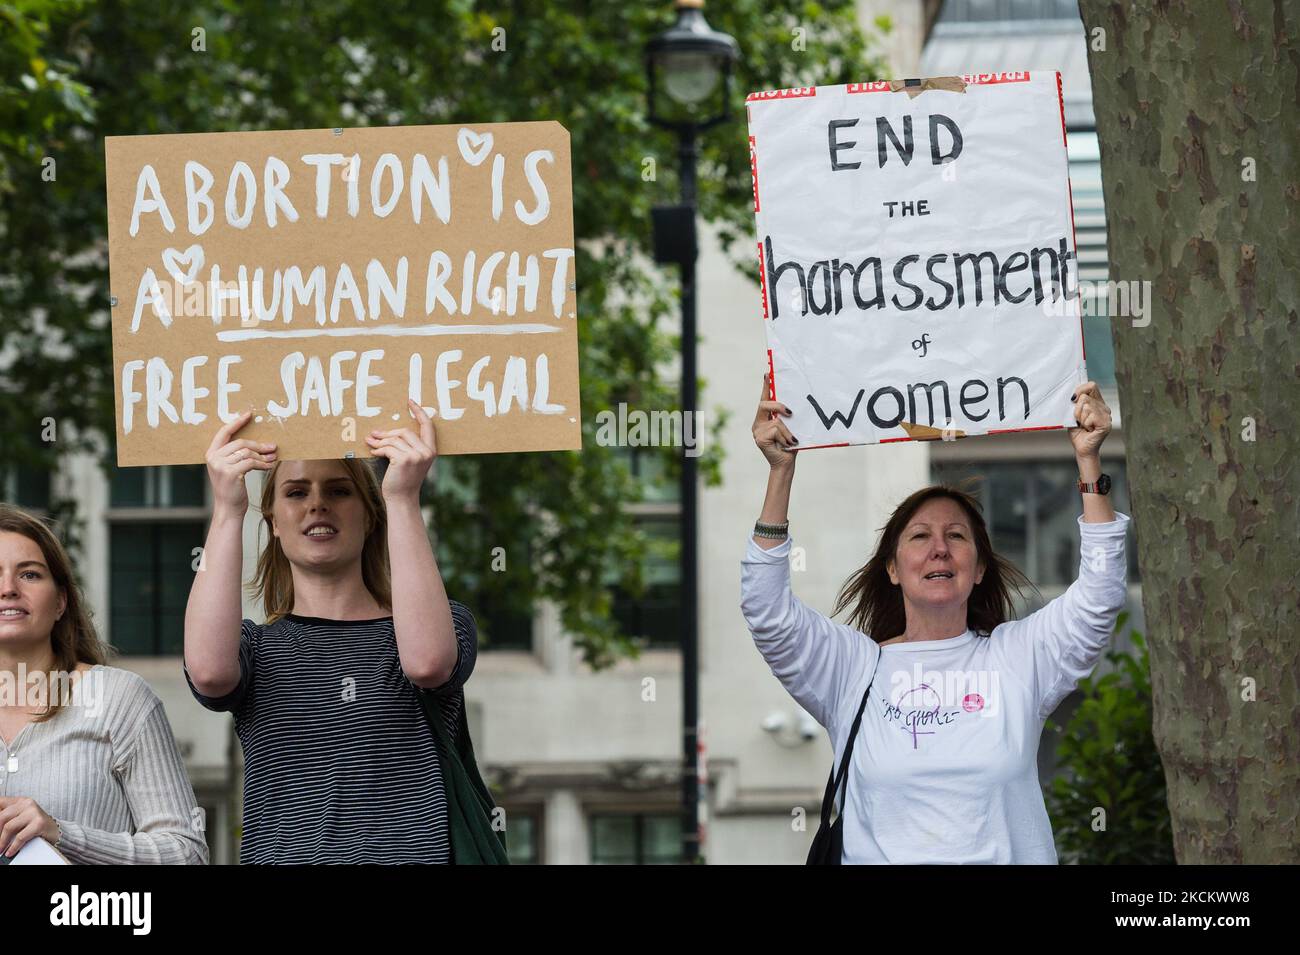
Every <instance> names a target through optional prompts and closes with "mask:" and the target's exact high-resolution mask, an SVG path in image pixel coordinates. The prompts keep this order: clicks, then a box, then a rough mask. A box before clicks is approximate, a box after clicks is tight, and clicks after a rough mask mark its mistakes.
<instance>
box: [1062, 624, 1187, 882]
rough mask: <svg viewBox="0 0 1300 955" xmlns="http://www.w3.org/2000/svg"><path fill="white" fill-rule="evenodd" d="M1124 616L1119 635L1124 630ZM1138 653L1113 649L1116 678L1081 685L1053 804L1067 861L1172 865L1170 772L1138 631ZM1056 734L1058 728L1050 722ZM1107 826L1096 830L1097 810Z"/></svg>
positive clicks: (1066, 735)
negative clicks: (1159, 744) (1155, 728)
mask: <svg viewBox="0 0 1300 955" xmlns="http://www.w3.org/2000/svg"><path fill="white" fill-rule="evenodd" d="M1127 622H1128V614H1127V613H1121V614H1120V615H1119V619H1118V620H1117V621H1116V624H1115V632H1116V634H1119V633H1121V632H1123V629H1124V626H1125V624H1126V623H1127ZM1130 635H1131V638H1132V642H1133V646H1134V647H1135V648H1136V650H1137V655H1136V656H1134V655H1133V654H1132V653H1128V652H1120V651H1116V650H1112V651H1110V652H1108V653H1107V654H1106V659H1107V660H1109V661H1110V662H1111V663H1112V664H1114V665H1115V666H1116V668H1117V669H1116V670H1115V672H1112V673H1107V674H1106V675H1105V676H1102V677H1100V678H1098V679H1095V680H1094V679H1092V678H1088V679H1085V680H1082V681H1080V683H1079V689H1080V690H1081V691H1082V693H1083V700H1082V702H1081V703H1080V704H1079V707H1078V709H1077V710H1075V712H1074V715H1073V716H1071V718H1070V721H1069V723H1068V724H1067V725H1066V727H1065V732H1064V734H1063V736H1062V738H1061V741H1060V744H1059V745H1058V747H1057V759H1058V766H1059V769H1060V774H1059V775H1058V776H1057V777H1056V778H1055V779H1054V780H1053V781H1052V788H1051V790H1050V792H1049V794H1048V798H1047V809H1048V813H1049V815H1050V816H1051V818H1052V829H1053V831H1054V832H1055V834H1056V847H1057V855H1058V857H1059V858H1060V860H1061V861H1062V862H1067V863H1085V864H1094V865H1095V864H1101V865H1135V864H1142V865H1172V864H1173V863H1174V861H1175V860H1174V843H1173V831H1172V828H1171V825H1170V816H1169V804H1168V799H1167V796H1166V792H1165V772H1164V767H1163V766H1162V765H1161V763H1160V754H1159V752H1157V750H1156V744H1155V739H1154V738H1153V736H1152V733H1151V667H1150V660H1149V658H1148V654H1147V647H1146V641H1145V640H1144V639H1143V637H1142V634H1141V633H1139V632H1138V631H1136V630H1132V631H1130ZM1050 725H1052V726H1053V728H1055V727H1056V724H1050ZM1098 807H1100V808H1101V809H1104V810H1105V812H1106V816H1105V820H1106V828H1105V829H1104V830H1103V831H1100V832H1097V831H1094V830H1093V828H1092V825H1093V819H1094V812H1095V810H1096V809H1097V808H1098Z"/></svg>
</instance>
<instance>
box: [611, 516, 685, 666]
mask: <svg viewBox="0 0 1300 955" xmlns="http://www.w3.org/2000/svg"><path fill="white" fill-rule="evenodd" d="M637 531H638V533H639V534H640V535H641V536H642V537H643V538H644V540H645V543H646V556H645V561H644V562H643V564H642V566H641V577H642V580H643V581H644V583H645V589H644V590H643V591H642V592H641V594H640V595H639V596H638V595H634V594H633V593H631V592H630V591H628V590H626V589H624V588H623V587H620V586H618V585H617V584H614V585H613V586H612V588H611V589H612V591H613V595H614V618H615V619H616V620H617V621H618V624H619V629H620V630H622V631H623V633H625V634H628V635H629V636H631V637H633V638H635V639H637V640H639V641H641V642H642V644H643V645H644V646H646V647H649V648H653V649H676V648H677V647H679V646H680V645H681V629H682V618H681V606H682V599H681V577H682V574H681V557H680V555H681V549H682V525H681V519H680V518H678V517H677V516H676V515H672V514H669V515H645V516H639V517H638V518H637ZM611 576H614V574H611Z"/></svg>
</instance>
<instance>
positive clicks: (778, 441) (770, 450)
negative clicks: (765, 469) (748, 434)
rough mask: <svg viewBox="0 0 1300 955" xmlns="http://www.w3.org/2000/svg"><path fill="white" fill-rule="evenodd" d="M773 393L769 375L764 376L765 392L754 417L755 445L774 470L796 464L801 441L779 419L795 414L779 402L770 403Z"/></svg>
mask: <svg viewBox="0 0 1300 955" xmlns="http://www.w3.org/2000/svg"><path fill="white" fill-rule="evenodd" d="M771 393H772V390H771V387H770V380H769V376H768V375H764V376H763V390H762V392H760V393H759V396H758V412H757V413H756V414H755V415H754V443H755V444H757V445H758V450H760V451H762V452H763V457H765V458H767V463H768V464H769V465H771V466H772V467H774V468H778V467H789V466H792V465H793V464H794V458H795V455H796V454H798V453H799V449H798V448H796V447H795V445H797V444H798V443H799V440H798V439H797V438H796V437H795V436H794V435H792V434H791V433H790V429H789V428H787V427H786V426H785V423H784V422H783V421H782V420H781V419H780V418H779V417H777V416H778V415H786V416H787V417H788V416H789V415H791V414H793V413H794V412H792V411H791V410H790V409H789V408H787V407H786V406H785V405H783V404H782V403H781V402H779V401H769V400H767V396H768V395H770V394H771Z"/></svg>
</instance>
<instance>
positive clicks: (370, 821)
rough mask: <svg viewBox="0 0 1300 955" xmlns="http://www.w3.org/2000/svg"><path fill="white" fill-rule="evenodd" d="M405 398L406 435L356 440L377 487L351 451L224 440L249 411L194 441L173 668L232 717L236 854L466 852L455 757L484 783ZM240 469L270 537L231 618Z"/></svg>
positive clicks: (332, 857) (470, 621) (430, 436)
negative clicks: (195, 494)
mask: <svg viewBox="0 0 1300 955" xmlns="http://www.w3.org/2000/svg"><path fill="white" fill-rule="evenodd" d="M410 408H411V414H412V416H413V417H414V418H415V420H416V422H417V423H418V426H419V433H418V434H417V433H416V432H414V431H411V430H410V429H394V430H391V431H382V432H381V431H376V432H372V433H371V434H370V435H369V436H368V438H367V443H368V444H369V446H370V448H371V451H372V453H373V454H374V455H375V456H376V457H383V458H387V460H388V469H387V473H386V474H385V475H384V479H383V484H382V487H381V485H380V482H379V481H378V479H377V478H376V476H375V474H374V471H373V470H372V469H371V467H370V466H369V465H368V464H366V463H363V462H360V461H355V460H329V461H290V462H280V461H278V460H277V459H276V450H275V446H274V445H271V444H261V443H257V442H254V441H250V440H244V439H236V438H235V435H236V434H237V433H238V431H239V429H240V428H242V427H243V426H244V425H245V424H246V423H247V422H248V420H249V415H248V414H244V415H241V416H240V417H239V418H237V419H236V420H234V421H232V422H231V423H230V424H228V425H226V426H225V427H224V428H222V429H221V430H220V431H219V432H218V433H217V435H216V437H215V438H214V439H213V441H212V444H211V447H210V448H209V451H208V454H207V464H208V474H209V476H210V478H211V481H212V488H213V500H214V508H213V517H212V525H211V528H210V529H209V532H208V538H207V543H206V546H205V548H204V552H203V563H202V564H201V565H200V570H199V573H198V574H196V575H195V578H194V585H193V589H192V590H191V591H190V600H189V606H188V607H187V609H186V615H185V668H186V675H187V678H188V679H189V681H190V685H191V689H192V690H193V691H194V694H195V696H196V697H197V698H198V700H199V702H201V703H202V704H203V705H204V706H206V707H208V708H209V709H213V710H221V711H229V712H231V713H233V714H234V717H235V728H236V732H237V734H238V736H239V740H240V743H241V745H242V747H243V751H244V763H245V780H244V792H245V796H244V821H243V826H244V831H243V842H242V846H241V853H240V857H241V861H242V862H247V863H328V862H357V863H360V862H368V863H401V862H429V863H436V862H442V863H446V862H452V861H469V860H468V859H462V858H457V855H459V854H460V853H461V852H462V851H463V849H462V848H459V846H460V845H461V843H460V842H458V841H457V839H456V836H457V835H458V833H459V832H460V831H461V830H460V828H458V827H459V820H460V819H461V818H462V815H460V814H459V813H460V812H461V810H462V809H463V808H464V803H465V802H466V798H465V790H464V787H463V786H462V783H463V781H464V779H465V778H466V775H465V774H466V771H468V772H470V773H472V779H473V780H474V781H475V783H476V784H477V789H478V792H479V793H483V792H485V790H484V788H483V787H482V785H481V780H479V779H478V777H477V770H476V769H474V767H473V753H472V750H469V749H468V731H467V728H466V724H465V712H464V708H465V697H464V693H463V690H462V687H463V685H464V683H465V681H466V679H467V678H468V677H469V675H470V672H471V671H472V670H473V668H474V661H475V657H476V654H477V634H476V629H475V624H474V617H473V615H472V614H471V613H470V612H469V610H468V609H466V608H465V607H464V606H462V605H461V604H459V603H457V602H456V601H453V600H449V599H448V597H447V593H446V590H445V589H444V587H443V583H442V577H441V575H440V574H439V572H438V566H437V563H436V562H435V560H434V555H433V551H432V548H431V547H430V546H429V538H428V534H427V532H426V529H425V524H424V518H423V515H422V514H421V511H420V487H421V485H422V484H423V482H424V479H425V476H426V475H427V474H428V473H429V470H430V468H431V467H432V466H433V463H434V460H435V457H436V450H435V443H434V428H433V422H432V421H431V420H430V419H429V417H428V416H427V415H426V414H425V412H424V409H423V408H421V407H419V406H418V405H417V404H416V403H415V402H411V403H410ZM253 470H259V471H264V472H265V480H264V482H263V490H262V498H261V504H262V506H261V511H262V520H263V521H264V523H265V525H266V530H267V531H268V533H269V539H268V541H267V544H266V546H265V548H264V549H263V551H262V553H261V555H260V557H259V559H258V565H257V573H256V576H255V581H254V583H255V592H256V593H257V594H258V595H259V596H260V597H261V599H262V602H263V605H264V608H265V613H266V623H265V624H256V623H254V622H253V621H251V620H244V621H242V623H241V620H240V617H241V614H240V607H241V601H240V579H241V565H242V559H243V558H242V533H243V523H244V514H245V512H246V510H247V508H248V494H247V491H246V489H245V487H244V476H245V475H246V474H248V473H249V472H250V471H253ZM390 561H391V570H390ZM466 763H468V765H465V764H466ZM474 798H475V797H474V796H473V795H471V796H470V797H468V801H469V802H471V803H472V802H474ZM479 808H481V807H479ZM486 842H487V843H488V845H486V847H481V848H483V851H484V852H485V853H487V854H488V855H497V854H499V855H500V858H496V859H492V860H490V861H504V852H503V851H501V852H500V853H498V852H497V848H494V847H493V846H492V845H490V843H491V842H492V839H491V838H488V839H487V840H486ZM454 846H456V847H457V848H455V852H453V847H454ZM480 861H489V860H480Z"/></svg>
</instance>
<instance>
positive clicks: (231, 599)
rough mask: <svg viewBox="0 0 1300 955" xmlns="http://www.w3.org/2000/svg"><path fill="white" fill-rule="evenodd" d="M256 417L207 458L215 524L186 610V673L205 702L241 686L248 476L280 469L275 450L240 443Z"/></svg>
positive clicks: (226, 430)
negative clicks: (239, 434) (274, 467)
mask: <svg viewBox="0 0 1300 955" xmlns="http://www.w3.org/2000/svg"><path fill="white" fill-rule="evenodd" d="M251 416H252V412H247V411H246V412H244V413H243V414H241V415H240V416H239V417H238V418H236V419H235V420H234V421H231V422H230V423H229V424H227V425H225V426H224V427H223V428H221V430H219V431H218V432H217V434H216V436H215V437H214V438H213V439H212V444H211V445H209V447H208V453H207V466H208V480H209V481H210V482H211V484H212V523H211V524H210V525H209V526H208V536H207V540H206V541H205V542H204V545H203V556H202V558H201V559H200V561H199V570H198V572H197V573H196V574H195V575H194V583H193V584H192V585H191V587H190V599H189V602H188V603H187V604H186V605H185V670H186V672H187V673H188V674H189V678H190V682H191V683H192V684H193V685H194V688H195V690H197V691H198V692H199V693H200V694H202V695H203V696H206V697H213V698H216V697H223V696H225V695H226V694H228V693H230V692H231V691H232V690H234V689H235V687H236V686H237V685H238V684H239V679H240V667H239V634H240V620H241V617H242V613H241V608H242V605H243V600H242V596H241V593H240V581H241V579H242V576H243V563H244V556H243V529H244V515H245V513H247V511H248V490H247V488H246V487H245V485H244V476H245V475H246V474H248V472H249V471H253V470H258V471H269V470H270V469H271V466H272V465H273V464H274V463H275V455H276V448H275V445H274V444H264V443H259V442H256V441H249V440H247V439H235V434H236V433H237V432H238V431H239V429H240V428H242V427H243V426H244V425H246V424H247V423H248V420H249V418H250V417H251Z"/></svg>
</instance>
